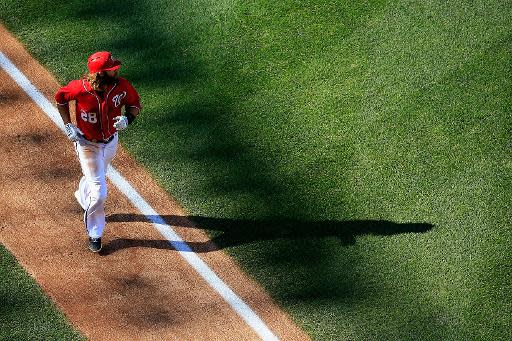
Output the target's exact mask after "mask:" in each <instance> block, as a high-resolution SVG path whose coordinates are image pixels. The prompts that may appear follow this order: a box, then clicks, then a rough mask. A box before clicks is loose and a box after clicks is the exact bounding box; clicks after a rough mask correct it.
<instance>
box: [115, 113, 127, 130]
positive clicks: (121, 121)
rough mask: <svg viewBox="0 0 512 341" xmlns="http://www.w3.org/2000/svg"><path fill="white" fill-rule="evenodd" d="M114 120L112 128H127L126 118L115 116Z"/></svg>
mask: <svg viewBox="0 0 512 341" xmlns="http://www.w3.org/2000/svg"><path fill="white" fill-rule="evenodd" d="M114 120H115V123H114V128H116V129H117V130H125V129H126V128H127V127H128V118H127V117H126V116H116V117H114Z"/></svg>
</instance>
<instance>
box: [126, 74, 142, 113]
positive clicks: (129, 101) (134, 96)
mask: <svg viewBox="0 0 512 341" xmlns="http://www.w3.org/2000/svg"><path fill="white" fill-rule="evenodd" d="M125 84H126V85H125V88H126V97H125V98H124V105H125V106H126V107H127V108H128V107H135V108H138V109H139V110H141V109H142V106H141V105H140V96H139V94H138V92H137V90H135V88H134V87H133V86H132V85H131V84H130V82H128V81H126V83H125Z"/></svg>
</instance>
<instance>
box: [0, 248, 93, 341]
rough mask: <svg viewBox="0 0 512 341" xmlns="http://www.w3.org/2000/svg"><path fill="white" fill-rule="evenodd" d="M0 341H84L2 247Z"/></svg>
mask: <svg viewBox="0 0 512 341" xmlns="http://www.w3.org/2000/svg"><path fill="white" fill-rule="evenodd" d="M0 340H84V338H83V337H82V336H80V335H79V334H78V333H77V332H76V331H74V330H73V329H72V328H71V327H70V325H69V322H67V321H66V319H65V317H64V316H63V315H62V314H61V313H60V312H58V311H57V310H56V308H55V306H54V305H53V303H52V302H51V301H50V300H49V299H48V298H47V297H46V296H44V295H43V292H42V291H41V288H40V287H39V286H38V285H37V284H36V283H35V282H34V280H33V279H32V278H31V277H30V276H29V275H28V274H27V273H26V272H25V271H24V270H23V269H22V268H21V267H20V266H19V265H18V264H17V263H16V260H15V258H14V257H13V256H12V255H11V254H10V253H9V251H7V250H6V249H5V248H4V247H3V246H2V245H0Z"/></svg>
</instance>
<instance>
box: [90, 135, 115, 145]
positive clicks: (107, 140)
mask: <svg viewBox="0 0 512 341" xmlns="http://www.w3.org/2000/svg"><path fill="white" fill-rule="evenodd" d="M114 137H116V134H113V135H112V136H110V137H109V138H108V139H106V140H96V139H92V140H91V139H88V138H87V137H85V136H84V139H86V140H87V141H89V142H93V143H104V144H107V143H110V142H112V140H113V139H114Z"/></svg>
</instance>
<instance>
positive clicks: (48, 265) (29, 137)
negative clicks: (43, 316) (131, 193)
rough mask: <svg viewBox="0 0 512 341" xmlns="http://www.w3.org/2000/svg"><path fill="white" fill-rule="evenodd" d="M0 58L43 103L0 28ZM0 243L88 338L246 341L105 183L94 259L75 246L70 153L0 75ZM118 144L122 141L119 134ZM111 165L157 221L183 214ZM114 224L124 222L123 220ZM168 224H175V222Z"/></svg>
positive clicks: (77, 224) (258, 308) (216, 257)
mask: <svg viewBox="0 0 512 341" xmlns="http://www.w3.org/2000/svg"><path fill="white" fill-rule="evenodd" d="M0 50H1V51H2V52H3V53H4V54H5V55H6V56H7V57H8V58H9V59H10V60H11V61H12V62H13V63H14V64H15V65H16V66H17V67H18V68H19V69H20V70H21V71H22V72H23V73H24V74H25V75H26V76H27V77H28V78H29V79H30V80H31V82H32V83H33V84H34V85H35V86H36V87H37V88H38V89H39V90H40V91H41V92H42V93H43V94H44V95H45V96H46V97H47V98H48V99H49V100H50V101H51V102H52V103H53V94H54V93H55V91H56V90H57V89H58V87H59V84H58V82H57V81H56V80H55V78H54V77H53V76H52V75H51V74H50V73H48V72H47V71H46V70H45V69H44V67H42V66H41V65H40V64H39V63H38V62H37V61H36V60H34V58H32V57H31V56H30V54H29V53H28V52H27V51H26V50H25V49H24V47H23V46H22V45H21V44H20V43H19V42H18V41H17V40H16V39H14V38H13V37H12V35H10V33H9V32H8V31H7V30H6V29H5V28H4V27H3V26H1V25H0ZM0 103H1V106H0V116H1V117H2V118H3V120H2V124H1V125H0V135H1V136H2V138H1V139H0V164H1V165H2V167H0V179H1V180H0V181H1V185H0V187H1V188H2V191H0V207H1V208H2V209H1V210H0V222H1V224H0V243H2V244H4V245H5V246H6V247H7V249H9V250H10V251H11V252H12V253H13V254H14V255H15V257H16V258H17V260H18V261H19V262H20V264H21V265H22V266H23V267H24V268H25V269H26V270H27V271H28V272H29V273H30V275H31V276H33V277H34V278H35V280H36V281H37V282H38V283H39V284H40V286H41V287H42V288H43V290H44V291H45V292H46V293H47V294H48V295H49V296H50V297H51V298H52V300H53V301H54V302H55V303H56V305H57V306H58V307H59V309H61V311H63V312H64V314H65V315H66V317H67V318H68V319H69V320H70V322H71V323H72V325H73V326H74V327H75V328H77V329H78V330H80V331H81V332H82V333H83V334H84V335H85V336H86V337H87V338H89V339H90V340H253V339H258V337H257V335H256V334H255V333H254V331H252V329H251V328H250V327H249V326H248V325H247V324H246V323H245V322H244V321H243V320H242V319H241V318H240V317H239V316H238V315H236V313H235V312H234V311H233V310H232V309H231V308H230V307H229V306H228V304H227V303H225V302H224V301H223V299H222V298H221V297H220V296H219V295H218V294H217V293H216V292H214V291H213V290H212V289H211V288H210V287H209V286H208V284H207V283H206V282H205V281H204V280H203V279H202V278H201V277H200V276H199V275H198V274H197V273H196V272H195V271H194V270H193V269H192V268H191V267H190V266H189V265H188V264H187V263H186V262H185V261H184V260H183V259H182V258H181V257H180V256H179V254H178V253H177V252H176V251H175V250H173V249H172V248H171V247H170V246H169V245H168V243H167V242H166V241H165V240H164V238H163V237H162V236H161V235H160V234H159V233H158V232H157V231H156V230H154V228H153V227H152V225H151V224H150V223H148V222H143V221H136V220H140V219H133V220H132V221H130V215H132V214H138V213H139V212H137V211H136V209H135V208H134V207H133V206H132V205H131V204H130V203H129V202H128V200H127V199H126V198H125V197H124V196H123V195H122V194H121V193H120V192H119V191H117V190H116V189H115V188H114V186H113V185H112V184H109V198H108V202H107V217H108V215H111V216H115V217H116V219H111V221H109V222H108V223H107V227H106V230H105V234H104V238H103V241H104V245H105V252H104V254H103V255H97V254H92V253H91V252H89V251H88V250H87V248H86V234H85V230H84V226H83V223H82V213H81V209H80V207H79V206H78V204H77V203H76V201H75V200H74V197H73V192H74V190H75V186H77V183H78V180H79V178H80V176H81V174H80V169H79V164H78V160H77V158H76V156H75V153H74V149H73V145H72V143H71V142H69V141H68V140H67V138H66V137H65V136H64V135H63V134H62V133H61V132H60V131H59V130H58V128H57V127H56V126H55V125H54V124H53V123H52V122H51V121H50V119H49V118H47V116H46V115H45V113H44V112H42V111H41V110H40V109H39V108H38V107H37V106H36V105H35V103H33V102H32V100H31V99H30V98H29V97H28V96H27V95H26V94H25V93H24V92H23V90H21V89H20V88H19V87H18V85H17V84H16V83H15V82H14V81H13V80H12V79H11V78H10V77H9V76H8V75H7V74H6V73H5V71H4V70H3V69H0ZM121 141H122V136H121ZM114 166H115V167H116V168H117V169H118V170H119V171H120V172H121V174H123V175H124V176H125V177H126V178H127V179H128V180H129V181H130V183H131V184H132V185H133V186H134V187H135V188H136V189H137V190H138V191H139V193H140V194H141V195H142V196H143V197H144V198H145V199H146V201H147V202H148V203H149V204H150V205H151V206H152V207H153V208H154V209H155V210H156V211H157V212H159V213H160V214H162V215H166V216H167V215H171V216H177V217H185V216H186V212H185V211H184V210H183V209H182V208H181V207H180V206H179V204H177V203H176V201H175V200H174V199H173V198H171V197H170V196H169V195H168V194H167V193H166V192H164V191H163V190H162V189H161V188H159V187H158V186H157V185H156V184H155V182H154V181H153V180H152V179H151V177H150V175H149V174H148V172H147V171H146V170H144V169H143V168H142V167H141V166H140V165H138V164H137V163H136V162H135V161H134V160H133V159H132V158H131V157H130V156H129V155H128V154H127V153H126V152H125V150H124V149H123V148H122V147H121V146H120V150H119V152H118V154H117V157H116V159H115V160H114ZM123 217H124V218H123ZM180 220H182V221H183V222H185V223H183V224H182V225H183V226H181V227H180V226H176V231H177V232H178V233H179V234H180V235H181V236H182V238H183V239H184V240H185V241H187V242H190V243H192V244H193V245H199V246H202V248H203V250H204V249H207V250H211V251H210V252H204V253H201V258H202V259H203V260H204V261H205V262H206V263H207V264H208V265H209V266H210V267H211V268H212V269H213V270H214V271H215V272H216V273H217V274H218V275H219V277H220V278H222V279H223V280H224V282H226V283H227V284H228V285H229V286H230V287H231V288H232V289H233V290H234V292H235V293H237V294H238V296H239V297H241V298H242V299H243V300H244V301H245V302H246V303H247V304H248V305H249V306H250V307H251V308H252V309H253V310H254V311H255V312H256V313H257V314H258V315H259V316H260V317H261V318H262V319H263V321H265V323H266V324H267V325H268V326H269V327H270V329H271V330H272V331H273V332H274V333H275V334H276V335H277V336H278V337H279V338H281V339H283V340H307V339H308V336H307V335H306V334H305V333H304V332H303V331H302V330H301V329H300V328H298V327H297V326H296V325H295V324H294V323H293V322H292V320H291V319H290V317H289V316H288V315H287V314H286V313H284V312H283V311H282V310H281V309H279V307H277V306H276V304H275V303H273V302H272V299H271V298H270V297H269V296H268V294H267V293H265V291H264V290H263V289H262V288H261V287H260V286H259V285H258V284H257V283H255V282H254V281H253V280H251V279H250V278H248V277H247V276H246V275H245V274H244V273H243V272H242V271H241V270H240V268H239V267H238V266H237V264H236V263H235V262H234V261H233V260H232V259H231V258H229V257H228V256H227V255H226V254H225V253H224V252H222V251H219V250H215V246H214V245H212V244H211V243H210V242H209V240H208V238H207V236H206V235H205V234H204V233H203V232H202V231H201V230H200V229H196V228H190V227H187V226H188V225H190V222H188V221H186V218H183V219H182V218H179V219H176V221H177V222H178V223H179V221H180ZM175 223H176V222H175Z"/></svg>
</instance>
